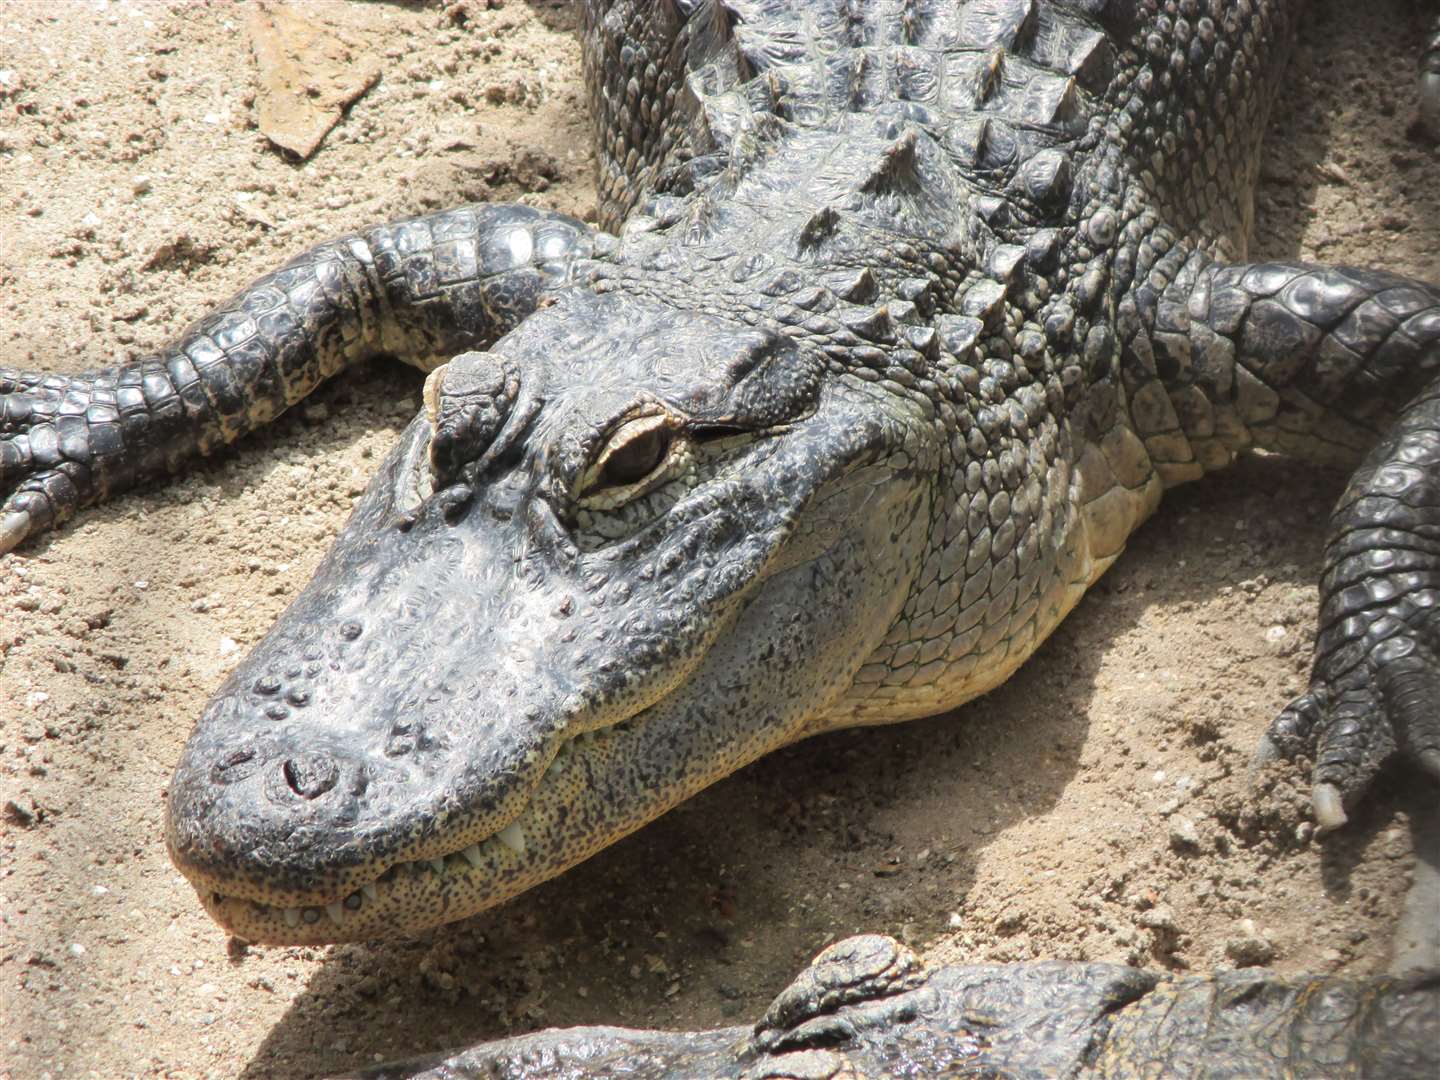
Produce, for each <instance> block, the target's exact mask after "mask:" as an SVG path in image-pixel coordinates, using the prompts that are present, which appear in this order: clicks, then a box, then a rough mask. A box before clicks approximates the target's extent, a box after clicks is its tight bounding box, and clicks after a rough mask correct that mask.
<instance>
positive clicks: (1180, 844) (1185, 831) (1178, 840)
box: [1170, 815, 1200, 851]
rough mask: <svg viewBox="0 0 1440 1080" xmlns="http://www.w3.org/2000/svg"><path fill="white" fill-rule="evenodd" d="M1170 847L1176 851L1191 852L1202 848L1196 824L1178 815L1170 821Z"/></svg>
mask: <svg viewBox="0 0 1440 1080" xmlns="http://www.w3.org/2000/svg"><path fill="white" fill-rule="evenodd" d="M1170 846H1171V847H1172V848H1174V849H1175V850H1176V851H1180V850H1182V849H1185V850H1190V849H1194V848H1198V847H1199V846H1200V834H1199V832H1197V831H1196V829H1195V823H1194V822H1193V821H1191V820H1190V819H1189V818H1187V817H1181V816H1179V815H1176V816H1175V817H1173V818H1171V819H1170Z"/></svg>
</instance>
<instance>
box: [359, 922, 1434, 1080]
mask: <svg viewBox="0 0 1440 1080" xmlns="http://www.w3.org/2000/svg"><path fill="white" fill-rule="evenodd" d="M1437 1024H1440V975H1435V974H1431V975H1428V976H1415V977H1410V978H1403V979H1399V978H1378V979H1367V980H1349V979H1338V978H1321V977H1315V976H1301V977H1298V978H1289V979H1286V978H1280V977H1278V976H1275V975H1273V974H1270V973H1265V972H1252V971H1246V972H1230V973H1227V974H1221V975H1213V976H1189V975H1185V976H1178V977H1177V976H1160V975H1157V974H1156V973H1154V972H1149V971H1139V970H1137V969H1135V968H1127V967H1120V966H1117V965H1114V964H1074V963H1058V962H1051V963H1040V964H1012V965H1008V966H1007V965H1002V964H987V965H975V966H953V967H941V968H935V969H933V970H928V971H927V970H926V969H925V968H923V967H922V966H921V965H920V963H919V962H918V961H917V960H916V959H915V957H914V955H912V954H911V953H910V952H909V950H907V949H905V948H904V947H903V946H901V945H899V944H897V943H896V942H895V941H893V940H891V939H890V938H885V937H878V936H867V937H857V938H851V939H849V940H848V941H842V942H839V943H838V944H836V945H832V946H830V947H829V948H828V949H826V950H825V951H824V952H822V953H821V954H820V955H819V956H817V957H816V958H815V960H814V962H813V963H812V964H811V965H810V967H809V968H807V969H806V970H805V971H803V972H801V974H800V976H799V977H798V978H797V979H796V980H795V981H794V982H793V983H791V984H790V986H789V987H787V988H786V989H785V990H783V991H782V992H781V993H780V996H779V997H777V998H776V999H775V1001H774V1003H773V1004H772V1005H771V1006H770V1008H769V1010H768V1011H767V1012H766V1013H765V1016H764V1017H763V1018H761V1020H760V1021H759V1023H757V1024H755V1025H754V1026H753V1027H730V1028H721V1029H718V1030H715V1031H686V1032H666V1031H634V1030H630V1029H626V1028H571V1029H568V1030H563V1031H562V1030H552V1031H543V1032H538V1033H536V1034H533V1035H524V1036H520V1037H518V1038H513V1039H504V1040H501V1041H499V1042H493V1043H484V1044H482V1045H480V1046H476V1047H472V1048H471V1049H469V1050H466V1051H463V1052H461V1053H458V1054H455V1055H453V1056H444V1055H440V1056H438V1057H435V1058H430V1059H426V1060H422V1061H414V1062H409V1063H406V1064H394V1065H388V1066H381V1067H379V1068H376V1069H371V1070H367V1071H366V1072H365V1073H363V1076H364V1077H365V1080H401V1078H402V1077H404V1078H410V1080H461V1078H463V1077H475V1078H480V1077H484V1078H485V1080H521V1078H522V1077H523V1078H524V1080H552V1078H553V1080H560V1078H562V1077H564V1078H577V1080H578V1078H580V1077H585V1078H590V1080H604V1078H607V1077H617V1078H618V1077H628V1078H642V1077H643V1078H644V1080H664V1078H671V1080H690V1078H694V1077H717V1078H720V1077H729V1078H734V1080H741V1078H744V1080H764V1078H773V1080H781V1078H788V1080H832V1078H833V1080H841V1078H847V1080H862V1078H866V1077H874V1078H876V1080H880V1078H882V1077H897V1076H915V1077H931V1076H957V1077H958V1076H977V1077H978V1076H1004V1077H1026V1078H1029V1077H1034V1078H1036V1080H1040V1078H1050V1077H1066V1078H1068V1080H1102V1078H1106V1080H1118V1078H1121V1077H1150V1076H1154V1077H1162V1076H1163V1077H1170V1078H1176V1080H1184V1078H1199V1077H1217V1076H1231V1077H1244V1078H1246V1080H1282V1078H1292V1077H1315V1078H1317V1080H1318V1078H1320V1077H1324V1078H1326V1080H1342V1078H1346V1077H1353V1078H1356V1080H1359V1078H1362V1077H1386V1078H1389V1080H1404V1078H1415V1080H1419V1078H1421V1077H1429V1076H1434V1075H1435V1073H1436V1071H1437V1070H1440V1043H1437V1042H1436V1040H1435V1038H1434V1033H1435V1029H1436V1026H1437Z"/></svg>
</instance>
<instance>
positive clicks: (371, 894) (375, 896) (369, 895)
mask: <svg viewBox="0 0 1440 1080" xmlns="http://www.w3.org/2000/svg"><path fill="white" fill-rule="evenodd" d="M360 891H361V892H362V893H364V894H365V899H366V900H379V899H380V890H379V889H377V888H376V887H375V883H374V882H373V881H367V882H366V883H365V884H364V885H361V886H360Z"/></svg>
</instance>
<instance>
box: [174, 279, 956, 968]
mask: <svg viewBox="0 0 1440 1080" xmlns="http://www.w3.org/2000/svg"><path fill="white" fill-rule="evenodd" d="M830 363H831V361H829V360H827V357H826V355H825V354H824V353H823V352H822V351H820V349H819V348H818V347H817V346H815V345H813V344H811V343H810V342H808V341H806V340H805V339H804V338H800V337H794V336H786V335H782V334H780V333H778V332H773V331H770V330H765V329H757V328H756V327H753V326H750V325H746V324H745V323H743V322H738V321H728V320H724V319H721V318H718V317H714V316H710V315H704V314H698V313H694V312H688V311H680V310H676V309H674V308H671V307H668V306H665V305H663V304H660V303H658V302H651V301H639V300H637V299H636V298H634V297H626V296H616V295H608V296H607V295H598V296H597V295H593V294H590V293H587V292H584V291H580V290H576V291H574V292H570V293H566V294H562V295H561V296H560V298H559V300H558V302H557V303H555V304H554V305H552V306H550V307H548V308H545V309H543V310H542V311H540V312H539V313H538V314H537V315H535V316H534V317H532V318H531V319H530V320H528V321H527V322H526V323H524V324H523V325H522V326H521V327H520V328H519V329H517V330H516V331H515V332H513V333H512V334H510V335H509V336H508V337H506V338H503V339H502V340H501V341H499V342H498V343H497V344H496V346H495V347H494V349H493V350H492V351H490V352H487V353H469V354H466V355H463V356H461V357H459V358H457V359H455V360H453V361H452V362H451V363H450V364H448V365H447V366H446V367H444V368H442V369H440V370H439V371H438V372H436V373H435V374H433V375H432V376H431V378H430V380H429V382H428V383H427V385H426V394H425V399H426V408H425V410H424V412H422V414H421V415H420V416H418V417H417V418H416V419H415V420H414V422H413V423H411V424H410V426H409V428H408V429H407V430H406V432H405V433H404V435H403V436H402V438H401V440H400V443H399V445H398V446H397V447H396V448H395V450H394V451H393V453H391V455H390V456H389V458H388V459H387V461H386V462H385V464H384V465H383V467H382V468H381V470H380V472H379V474H378V475H377V477H376V478H375V480H374V482H373V483H372V485H371V487H370V489H369V491H368V493H367V494H366V495H365V496H364V498H363V499H362V500H361V502H360V503H359V505H358V507H357V509H356V511H355V513H354V515H353V517H352V518H351V520H350V522H349V523H348V524H347V526H346V527H345V529H344V531H343V532H342V534H341V535H340V537H339V539H338V540H337V541H336V543H335V546H334V548H333V549H332V550H331V551H330V553H329V554H328V556H327V557H326V559H325V560H324V562H323V564H322V565H321V567H320V569H319V570H318V571H317V573H316V575H315V578H314V580H313V581H312V582H311V583H310V584H309V585H308V586H307V588H306V589H305V590H304V592H303V593H302V594H301V595H300V596H299V597H298V598H297V599H296V600H295V602H294V603H293V604H292V605H291V606H290V608H289V609H288V611H287V612H286V613H285V614H284V616H283V617H282V618H281V619H280V621H279V622H278V623H277V624H276V626H275V627H274V628H273V629H272V630H271V632H270V633H269V635H268V636H267V637H266V638H265V639H264V640H263V641H262V642H261V643H260V644H259V645H258V646H257V647H256V648H255V650H254V651H253V652H252V653H251V654H250V655H249V656H248V657H247V658H246V659H245V661H244V662H243V663H242V664H241V665H240V666H239V667H238V668H237V669H236V671H235V672H234V673H233V674H232V675H231V677H230V678H229V679H228V680H227V682H226V683H225V685H224V686H223V687H222V688H221V689H220V691H219V692H218V693H217V694H216V696H215V698H214V699H213V700H212V702H211V703H210V705H209V706H208V708H207V709H206V711H205V713H204V715H203V717H202V718H201V720H200V721H199V723H198V725H197V727H196V729H195V732H194V734H193V735H192V737H191V739H190V742H189V744H188V745H187V747H186V749H185V752H184V754H183V757H182V759H181V761H180V764H179V766H178V768H177V771H176V774H175V778H174V781H173V784H172V787H171V793H170V800H169V821H168V828H167V836H168V841H169V846H170V850H171V853H172V856H173V858H174V859H175V862H176V864H177V865H178V866H179V867H180V868H181V870H182V871H183V872H184V873H185V875H186V876H187V877H188V878H189V879H190V880H191V882H192V883H193V884H194V885H195V887H196V889H197V891H198V892H199V894H200V896H201V898H202V900H203V902H204V903H205V905H206V907H207V909H208V910H209V911H210V913H211V914H212V915H213V916H214V917H215V918H216V919H217V920H218V921H219V922H220V923H221V924H222V925H224V926H225V927H226V928H227V929H229V930H230V931H231V932H233V933H234V934H236V935H238V936H240V937H242V938H245V939H247V940H252V941H273V942H321V941H339V940H358V939H366V938H374V937H380V936H386V935H397V934H407V933H414V932H417V931H419V930H421V929H423V928H425V927H428V926H433V925H436V924H439V923H443V922H447V921H450V920H453V919H458V918H461V917H464V916H466V915H469V914H472V913H474V912H477V911H480V910H482V909H484V908H486V907H489V906H491V905H494V904H496V903H498V902H500V901H503V900H505V899H507V898H509V897H511V896H514V895H515V894H517V893H519V892H521V891H522V890H524V889H526V888H529V887H530V886H532V885H534V884H536V883H538V882H540V881H542V880H544V879H546V878H549V877H552V876H554V875H555V874H558V873H559V872H561V871H562V870H564V869H566V868H567V867H570V866H572V865H574V864H575V863H577V862H579V861H581V860H583V859H585V858H588V857H589V856H590V855H592V854H594V853H595V852H596V851H598V850H600V849H601V848H603V847H605V846H606V845H608V844H610V843H612V842H614V841H615V840H618V839H619V838H621V837H622V836H624V835H626V834H627V833H629V832H631V831H633V830H634V829H636V828H638V827H640V826H641V825H643V824H645V823H646V822H648V821H651V820H653V819H654V818H655V817H657V816H658V815H660V814H662V813H664V812H665V811H666V810H667V809H669V808H670V807H672V806H674V805H676V804H677V803H679V802H680V801H682V800H683V799H685V798H688V797H689V796H691V795H692V794H694V793H695V792H696V791H698V790H700V789H701V788H703V787H705V786H706V785H708V784H710V783H712V782H713V781H715V780H717V779H719V778H720V777H722V776H725V775H727V774H728V773H731V772H733V771H734V770H736V769H737V768H739V767H740V766H742V765H744V764H745V763H747V762H749V761H752V760H754V759H755V758H757V757H759V756H761V755H762V754H765V753H767V752H769V751H770V750H772V749H775V748H776V747H779V746H781V745H784V744H786V743H788V742H792V741H794V740H796V739H797V738H800V737H802V736H804V735H807V734H810V733H812V732H814V731H815V730H819V729H820V728H822V727H824V726H826V725H827V723H832V722H833V723H836V724H839V723H841V722H843V719H842V714H843V713H844V712H845V710H846V708H847V705H846V703H845V700H844V695H845V692H846V690H847V689H848V688H849V687H850V686H851V685H852V681H853V676H854V674H855V672H856V671H857V670H858V669H859V668H860V666H861V665H862V664H863V663H864V662H865V660H866V657H867V656H868V655H870V654H871V653H872V652H873V651H874V649H875V647H876V646H877V644H878V643H879V642H880V641H881V639H883V638H884V636H885V634H886V632H887V631H888V630H889V629H890V628H891V626H892V624H893V622H894V620H895V618H896V615H897V612H898V610H899V608H900V605H901V604H902V602H903V600H904V597H905V595H906V592H907V590H908V587H909V585H910V582H909V580H908V578H907V576H906V575H907V574H909V573H911V572H912V571H911V570H910V569H909V568H911V567H914V566H916V565H919V564H920V562H921V561H922V560H920V559H919V558H918V557H917V558H906V557H900V555H899V554H898V553H901V552H903V551H904V550H905V549H907V548H912V549H913V548H915V547H917V546H920V545H923V544H924V543H925V537H926V535H927V533H928V531H929V528H930V517H931V500H932V492H931V483H932V481H931V479H930V478H931V477H933V476H934V475H935V469H934V463H933V461H932V460H931V458H933V456H934V451H933V449H932V448H931V442H932V440H933V436H932V435H931V434H930V432H931V430H932V428H931V426H930V424H929V422H928V421H927V420H926V419H925V418H924V416H923V415H922V413H921V412H920V410H919V409H918V408H916V407H915V406H914V405H911V404H907V403H906V402H905V400H904V399H903V398H900V397H897V396H896V395H893V394H891V393H889V392H886V391H884V390H882V389H881V388H880V387H879V386H878V385H876V384H875V383H873V382H866V381H864V380H862V379H855V378H850V377H834V372H833V371H832V370H831V368H830V367H829V366H828V365H829V364H830Z"/></svg>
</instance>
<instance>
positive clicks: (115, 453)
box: [0, 204, 593, 553]
mask: <svg viewBox="0 0 1440 1080" xmlns="http://www.w3.org/2000/svg"><path fill="white" fill-rule="evenodd" d="M592 247H593V245H592V234H591V231H590V230H589V228H588V227H587V226H585V225H584V224H583V223H581V222H579V221H577V220H575V219H574V218H571V217H568V216H566V215H563V214H558V213H554V212H551V211H544V210H535V209H532V208H531V207H527V206H519V205H504V204H500V205H484V206H465V207H460V208H458V209H454V210H447V211H443V212H441V213H436V214H430V215H427V216H424V217H419V218H414V219H411V220H407V221H400V222H396V223H394V224H390V225H383V226H377V227H375V228H370V229H366V230H364V231H362V232H359V233H355V234H353V235H351V236H345V237H341V238H340V239H337V240H332V241H330V242H328V243H325V244H321V245H320V246H319V247H316V248H313V249H312V250H310V251H308V252H306V253H305V254H304V255H301V256H300V257H299V258H297V259H295V260H293V261H292V262H290V263H289V264H288V265H286V266H285V267H283V268H281V269H280V270H277V271H275V272H274V273H271V274H267V275H265V276H264V277H262V278H260V279H259V280H258V281H256V282H254V283H253V284H251V285H250V286H249V287H248V288H246V289H244V290H243V291H241V292H240V293H238V294H237V295H235V296H234V297H232V298H231V299H230V300H229V301H228V302H226V303H225V304H223V305H221V306H220V307H219V308H218V309H216V310H215V311H213V312H212V313H210V314H209V315H207V316H205V318H203V319H201V320H200V321H199V322H197V323H195V324H194V325H193V326H191V327H190V328H189V329H187V330H186V331H185V332H184V333H183V334H182V335H181V336H180V337H179V338H178V339H177V340H176V341H175V342H174V343H172V344H171V345H170V346H169V347H167V348H166V349H164V350H163V351H162V352H160V353H159V354H157V355H155V356H151V357H147V358H145V359H143V360H141V361H139V362H138V363H135V364H130V365H127V366H125V367H119V368H108V369H106V370H103V371H98V372H93V373H88V374H84V375H73V376H72V375H55V374H52V375H44V374H35V373H26V372H20V371H13V370H8V369H5V368H0V553H4V552H6V551H9V550H10V549H12V548H14V547H15V546H16V545H18V544H20V543H22V542H23V541H24V540H26V539H27V538H29V537H31V536H35V535H36V534H38V533H40V532H43V531H44V530H45V529H48V528H51V527H52V526H54V525H57V524H59V523H60V522H62V521H64V520H65V519H66V518H68V517H70V516H71V515H72V514H73V513H74V512H75V511H76V510H78V509H79V508H81V507H84V506H88V505H91V504H93V503H96V502H99V501H101V500H102V499H105V498H107V497H109V496H110V495H113V494H115V493H117V492H120V491H123V490H125V489H126V488H129V487H131V486H133V485H134V484H135V483H137V482H138V481H140V480H143V479H146V478H148V477H151V476H155V475H157V474H161V473H165V472H173V471H175V470H176V469H178V468H180V467H181V466H182V465H183V464H184V463H185V462H186V461H188V460H189V459H190V458H191V457H193V456H195V455H197V454H208V453H210V452H212V451H214V450H215V449H217V448H218V447H220V446H223V445H226V444H228V443H232V442H234V441H235V440H236V439H238V438H240V437H241V436H242V435H244V434H246V433H247V432H250V431H253V430H254V429H255V428H257V427H259V426H261V425H262V424H265V423H268V422H269V421H270V420H272V419H274V418H275V417H276V416H278V415H279V414H280V413H282V412H283V411H284V410H285V409H286V408H288V407H289V406H291V405H293V404H295V403H296V402H297V401H299V400H301V399H302V398H304V397H305V396H306V395H307V394H309V393H310V392H311V391H312V390H314V389H315V387H316V386H318V385H319V384H320V383H321V382H323V381H324V380H325V379H327V378H329V377H330V376H332V375H334V374H335V373H336V372H338V371H339V370H340V369H341V368H343V367H345V366H346V365H347V364H350V363H352V362H354V361H356V360H359V359H363V358H365V357H368V356H372V355H375V354H378V353H390V354H393V355H396V356H398V357H400V358H401V359H403V360H405V361H407V362H409V363H413V364H415V365H416V366H418V367H421V368H425V369H429V368H432V367H435V366H437V365H439V364H441V363H444V362H445V361H446V360H448V359H449V358H450V357H451V356H453V355H454V354H455V353H458V352H462V351H464V350H466V349H474V348H479V347H483V346H485V345H488V344H489V343H490V342H492V341H494V340H495V339H496V338H498V337H500V336H501V335H502V334H504V333H506V332H507V331H509V330H510V329H512V328H513V327H514V326H515V325H516V324H517V323H518V322H519V321H520V320H521V319H523V318H524V317H525V316H526V315H528V314H529V313H530V312H531V311H533V310H534V309H535V306H536V304H537V303H538V302H539V300H540V297H541V296H542V295H543V294H544V292H545V291H546V290H547V289H549V288H553V287H554V286H555V285H557V284H560V283H563V282H564V281H565V280H567V279H568V277H569V275H570V274H571V272H572V269H573V267H574V264H575V262H576V260H578V259H583V258H586V257H588V256H589V255H590V254H591V253H592Z"/></svg>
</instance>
